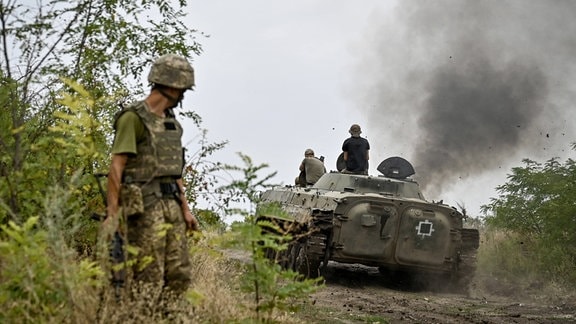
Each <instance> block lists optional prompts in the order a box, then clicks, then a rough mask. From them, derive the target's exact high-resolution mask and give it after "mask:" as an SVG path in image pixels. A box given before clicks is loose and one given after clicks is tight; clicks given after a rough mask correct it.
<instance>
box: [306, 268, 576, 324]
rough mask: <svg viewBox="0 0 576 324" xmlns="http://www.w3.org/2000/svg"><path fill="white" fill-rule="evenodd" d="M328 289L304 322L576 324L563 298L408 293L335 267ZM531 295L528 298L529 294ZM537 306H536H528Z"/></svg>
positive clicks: (574, 309) (362, 271) (361, 271)
mask: <svg viewBox="0 0 576 324" xmlns="http://www.w3.org/2000/svg"><path fill="white" fill-rule="evenodd" d="M324 277H325V279H326V282H325V288H323V289H321V290H320V291H318V292H316V293H315V294H314V295H313V296H311V302H310V306H309V307H308V309H307V311H306V312H305V316H304V320H305V321H309V322H315V323H571V322H576V304H575V303H574V301H573V300H572V301H571V302H568V301H567V300H563V299H562V298H561V297H559V296H554V297H553V298H544V297H543V296H536V297H535V298H528V299H526V298H523V299H522V300H519V298H518V297H512V296H506V297H504V296H497V295H492V294H488V293H480V292H479V291H478V290H476V291H475V289H474V287H473V288H472V289H471V290H470V293H469V294H455V293H449V292H446V293H438V292H431V291H426V290H412V291H410V290H406V289H404V288H403V287H402V285H403V284H402V283H398V282H396V283H395V282H386V280H384V279H383V276H382V275H380V274H379V273H378V270H377V269H375V268H369V267H363V266H360V265H342V264H336V263H330V264H329V266H328V269H327V271H326V273H325V274H324ZM524 295H526V294H524ZM527 300H531V301H527Z"/></svg>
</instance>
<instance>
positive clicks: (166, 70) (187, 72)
mask: <svg viewBox="0 0 576 324" xmlns="http://www.w3.org/2000/svg"><path fill="white" fill-rule="evenodd" d="M148 81H149V82H150V83H153V84H161V85H164V86H167V87H171V88H175V89H192V87H193V86H194V69H193V68H192V66H191V65H190V63H188V60H186V59H185V58H184V57H182V56H179V55H176V54H166V55H163V56H160V57H159V58H158V59H156V61H154V64H152V68H151V69H150V73H149V74H148Z"/></svg>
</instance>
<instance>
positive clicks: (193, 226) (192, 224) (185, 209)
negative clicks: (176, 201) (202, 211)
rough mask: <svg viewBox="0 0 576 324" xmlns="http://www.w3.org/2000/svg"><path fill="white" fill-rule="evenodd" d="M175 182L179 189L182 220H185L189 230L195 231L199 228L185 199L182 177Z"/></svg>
mask: <svg viewBox="0 0 576 324" xmlns="http://www.w3.org/2000/svg"><path fill="white" fill-rule="evenodd" d="M176 183H177V184H178V188H179V189H180V201H181V203H182V217H183V218H184V222H186V227H188V229H190V230H193V231H197V230H199V229H200V226H199V224H198V220H197V219H196V217H195V216H194V214H192V211H191V210H190V206H188V200H187V199H186V194H185V193H184V183H183V182H182V179H178V180H176Z"/></svg>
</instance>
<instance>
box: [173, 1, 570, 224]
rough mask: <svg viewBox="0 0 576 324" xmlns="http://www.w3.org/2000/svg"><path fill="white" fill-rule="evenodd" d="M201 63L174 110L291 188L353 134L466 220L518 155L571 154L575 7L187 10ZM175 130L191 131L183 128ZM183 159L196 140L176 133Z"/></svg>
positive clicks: (288, 4)
mask: <svg viewBox="0 0 576 324" xmlns="http://www.w3.org/2000/svg"><path fill="white" fill-rule="evenodd" d="M187 12H188V17H187V23H188V25H189V26H192V27H193V28H195V29H197V30H198V31H200V32H202V33H204V34H205V35H209V37H202V36H199V37H198V38H197V41H198V42H200V43H201V44H202V46H203V50H204V51H203V53H202V55H200V56H199V57H195V58H194V61H193V66H194V68H195V72H196V88H195V91H194V92H193V93H191V94H187V96H186V98H185V102H184V104H185V105H187V107H190V108H192V109H193V110H194V111H196V112H197V113H198V114H200V115H201V116H202V118H203V125H202V127H203V128H206V129H207V130H208V139H209V140H210V141H213V142H218V141H223V140H228V141H229V144H228V145H227V146H226V147H225V149H223V150H221V151H219V152H217V154H216V155H214V156H213V157H211V159H214V160H218V161H221V162H224V163H229V164H236V165H242V162H241V160H240V158H239V157H238V155H237V152H242V153H243V154H246V155H248V156H249V157H251V158H252V160H253V161H254V163H255V164H262V163H266V164H268V165H269V171H270V172H272V171H277V172H278V174H277V176H276V177H275V178H274V179H273V182H275V183H282V184H292V183H293V182H294V178H295V177H296V176H297V175H298V172H299V171H298V167H299V164H300V162H301V160H302V159H303V157H304V151H305V150H306V149H307V148H312V149H313V150H314V151H315V152H316V155H317V156H324V157H325V163H326V167H327V169H328V170H335V169H336V159H337V157H338V155H339V154H340V153H341V146H342V142H343V141H344V140H345V139H346V138H347V137H349V134H348V129H349V127H350V125H351V124H353V123H357V124H360V125H361V127H362V130H363V133H362V136H363V137H366V138H367V139H368V140H369V142H370V145H371V158H370V174H373V175H376V174H378V172H377V171H376V167H377V166H378V164H379V163H380V162H381V161H382V160H384V159H385V158H388V157H391V156H400V157H403V158H405V159H407V160H408V161H410V162H411V163H412V164H413V165H414V167H415V170H416V174H415V175H414V179H415V180H417V181H418V182H419V183H420V185H421V187H422V190H423V192H424V195H425V196H426V197H427V199H429V200H435V201H437V200H443V201H444V202H445V203H447V204H449V205H452V206H457V205H462V206H464V207H465V208H466V209H467V212H468V214H469V215H472V216H478V215H480V206H481V205H483V204H487V203H489V202H490V198H491V197H496V195H497V193H496V191H495V187H496V186H498V185H500V184H503V183H505V181H506V175H507V174H509V173H510V172H511V171H510V170H511V168H512V167H515V166H521V165H522V162H521V161H522V159H524V158H530V159H533V160H537V161H541V162H543V161H546V160H548V159H550V158H553V157H559V158H560V159H561V160H564V159H566V158H568V157H573V155H574V151H572V150H571V149H570V145H571V143H573V142H576V134H575V133H576V132H575V128H574V126H573V125H574V122H573V121H574V117H575V116H574V114H575V111H576V110H575V109H574V108H573V102H576V100H575V99H576V98H575V96H576V91H575V90H576V82H574V81H575V80H574V79H575V74H576V64H575V60H574V58H575V57H576V55H575V54H576V38H575V37H574V35H576V20H574V19H573V17H576V2H574V1H560V0H548V1H536V0H531V1H526V0H508V1H500V0H485V1H475V0H461V1H455V0H454V1H452V0H437V1H416V0H402V1H384V0H362V1H342V0H293V1H265V0H244V1H225V0H210V1H200V0H189V1H188V10H187ZM186 129H190V130H194V128H193V127H187V128H186ZM184 136H185V143H186V144H187V146H188V147H189V148H191V149H192V150H193V148H194V146H195V145H196V146H197V145H198V144H197V141H198V134H197V133H194V131H189V132H185V134H184Z"/></svg>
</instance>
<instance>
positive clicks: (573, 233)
mask: <svg viewBox="0 0 576 324" xmlns="http://www.w3.org/2000/svg"><path fill="white" fill-rule="evenodd" d="M523 163H524V164H525V166H523V167H516V168H513V169H512V174H510V175H508V181H507V182H506V183H505V184H503V185H501V186H499V187H497V190H498V192H499V196H498V197H497V198H493V199H492V200H491V202H490V204H488V205H486V206H483V210H484V212H486V213H487V214H489V215H491V216H488V217H487V218H486V222H487V224H489V225H492V226H495V227H497V228H502V229H506V230H509V231H513V232H515V233H518V234H520V235H521V236H522V237H523V238H525V239H526V242H532V243H533V246H534V247H533V248H534V253H535V258H534V261H535V262H539V263H540V268H541V269H543V270H545V271H546V272H548V273H551V274H555V275H557V277H558V278H561V277H564V278H572V279H574V278H576V273H575V271H574V270H573V269H574V265H575V264H574V263H575V261H574V260H576V204H575V203H574V201H576V161H574V160H572V159H568V160H566V161H565V162H564V163H560V162H559V161H558V159H556V158H554V159H550V160H548V161H547V162H545V163H539V162H535V161H532V160H528V159H525V160H523Z"/></svg>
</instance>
